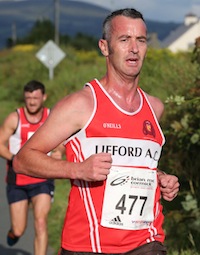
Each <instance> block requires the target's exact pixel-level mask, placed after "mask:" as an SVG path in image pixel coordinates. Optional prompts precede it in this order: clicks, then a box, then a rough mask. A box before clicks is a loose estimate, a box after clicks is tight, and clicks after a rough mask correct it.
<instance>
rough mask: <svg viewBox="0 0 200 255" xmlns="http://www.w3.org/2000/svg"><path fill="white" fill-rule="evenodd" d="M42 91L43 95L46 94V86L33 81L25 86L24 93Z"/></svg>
mask: <svg viewBox="0 0 200 255" xmlns="http://www.w3.org/2000/svg"><path fill="white" fill-rule="evenodd" d="M38 89H40V90H41V91H42V94H43V95H44V94H45V86H44V84H43V83H41V82H39V81H36V80H32V81H29V82H28V83H27V84H26V85H25V86H24V92H33V91H35V90H38Z"/></svg>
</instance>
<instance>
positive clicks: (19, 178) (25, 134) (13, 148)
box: [7, 107, 50, 185]
mask: <svg viewBox="0 0 200 255" xmlns="http://www.w3.org/2000/svg"><path fill="white" fill-rule="evenodd" d="M16 111H17V113H18V115H19V120H18V126H17V129H16V131H15V133H14V134H13V135H12V136H11V137H10V139H9V150H10V152H11V153H12V154H13V155H15V154H17V152H18V151H19V150H20V148H21V147H22V146H23V145H24V144H25V142H26V141H27V140H28V139H29V138H30V137H31V136H32V135H33V134H34V133H35V131H36V130H37V129H38V128H39V127H40V126H41V125H42V124H43V123H44V122H45V120H46V118H47V117H48V115H49V112H50V109H48V108H43V115H42V118H41V120H40V121H39V122H38V123H30V122H29V121H28V120H27V118H26V115H25V112H24V108H23V107H21V108H19V109H17V110H16ZM8 165H9V162H8ZM9 171H12V169H9V168H8V175H9ZM9 179H10V178H8V177H7V182H9V181H8V180H9ZM44 181H46V179H41V178H34V177H30V176H27V175H23V174H15V176H14V178H12V182H14V183H12V184H16V185H29V184H35V183H40V182H44Z"/></svg>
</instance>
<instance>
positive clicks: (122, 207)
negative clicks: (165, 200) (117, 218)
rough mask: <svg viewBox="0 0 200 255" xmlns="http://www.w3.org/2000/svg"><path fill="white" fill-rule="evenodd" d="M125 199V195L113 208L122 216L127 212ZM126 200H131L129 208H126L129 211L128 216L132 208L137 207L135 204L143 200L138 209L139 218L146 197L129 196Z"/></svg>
mask: <svg viewBox="0 0 200 255" xmlns="http://www.w3.org/2000/svg"><path fill="white" fill-rule="evenodd" d="M126 199H127V198H126V195H125V194H124V195H123V196H122V197H121V198H120V200H119V202H118V203H117V204H116V206H115V209H117V210H120V211H121V214H124V212H125V211H126V210H127V208H126ZM128 199H131V200H132V203H131V205H130V208H128V209H129V211H128V214H132V211H133V208H134V206H135V205H137V203H136V202H137V201H139V200H143V202H142V205H141V208H140V216H142V213H143V210H144V206H145V203H146V201H147V197H144V196H133V195H130V196H128Z"/></svg>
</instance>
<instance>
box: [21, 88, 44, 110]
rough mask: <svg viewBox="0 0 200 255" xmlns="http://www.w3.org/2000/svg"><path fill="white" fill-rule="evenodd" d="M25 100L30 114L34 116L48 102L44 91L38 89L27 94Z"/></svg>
mask: <svg viewBox="0 0 200 255" xmlns="http://www.w3.org/2000/svg"><path fill="white" fill-rule="evenodd" d="M24 100H25V105H26V108H27V111H28V113H29V114H32V115H34V114H37V113H38V112H39V111H40V110H41V109H42V108H43V103H44V101H45V100H46V95H45V94H44V95H43V94H42V91H41V90H40V89H37V90H34V91H33V92H25V93H24Z"/></svg>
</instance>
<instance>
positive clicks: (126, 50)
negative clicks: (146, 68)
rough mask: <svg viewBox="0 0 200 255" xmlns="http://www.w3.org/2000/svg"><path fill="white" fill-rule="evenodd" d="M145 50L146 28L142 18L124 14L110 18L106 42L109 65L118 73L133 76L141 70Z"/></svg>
mask: <svg viewBox="0 0 200 255" xmlns="http://www.w3.org/2000/svg"><path fill="white" fill-rule="evenodd" d="M146 51H147V30H146V25H145V23H144V21H143V20H142V19H132V18H128V17H124V16H118V17H115V18H114V19H113V20H112V34H111V40H110V42H108V59H109V65H110V67H111V68H113V70H114V71H115V72H117V73H118V74H119V75H122V76H125V77H129V78H133V77H137V76H138V75H139V73H140V71H141V68H142V65H143V61H144V58H145V56H146Z"/></svg>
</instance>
